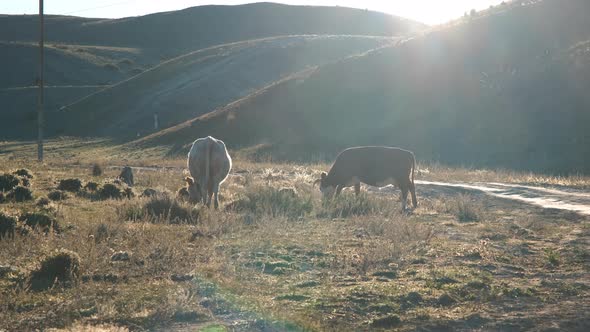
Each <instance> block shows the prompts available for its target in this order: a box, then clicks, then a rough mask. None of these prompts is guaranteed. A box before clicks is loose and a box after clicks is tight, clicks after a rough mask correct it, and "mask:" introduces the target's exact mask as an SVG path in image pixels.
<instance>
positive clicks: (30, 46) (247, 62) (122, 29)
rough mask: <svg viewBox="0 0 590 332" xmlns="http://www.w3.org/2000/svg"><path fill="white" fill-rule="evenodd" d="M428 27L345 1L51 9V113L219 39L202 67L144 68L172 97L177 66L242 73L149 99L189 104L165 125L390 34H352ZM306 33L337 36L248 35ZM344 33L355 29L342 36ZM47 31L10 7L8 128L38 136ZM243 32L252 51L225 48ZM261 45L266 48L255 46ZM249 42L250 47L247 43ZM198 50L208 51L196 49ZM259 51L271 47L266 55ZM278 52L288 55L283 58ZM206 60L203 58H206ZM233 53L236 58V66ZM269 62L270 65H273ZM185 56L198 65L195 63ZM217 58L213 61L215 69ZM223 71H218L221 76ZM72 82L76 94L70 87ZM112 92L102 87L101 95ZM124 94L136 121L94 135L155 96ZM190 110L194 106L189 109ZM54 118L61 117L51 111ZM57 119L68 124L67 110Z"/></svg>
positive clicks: (7, 133) (1, 124) (2, 96)
mask: <svg viewBox="0 0 590 332" xmlns="http://www.w3.org/2000/svg"><path fill="white" fill-rule="evenodd" d="M422 28H424V25H422V24H419V23H416V22H413V21H409V20H405V19H402V18H398V17H394V16H390V15H386V14H382V13H377V12H370V11H364V10H358V9H350V8H342V7H308V6H287V5H279V4H273V3H257V4H250V5H240V6H199V7H193V8H188V9H185V10H180V11H173V12H166V13H157V14H151V15H146V16H141V17H130V18H124V19H90V18H81V17H72V16H51V15H49V16H47V17H46V61H45V80H46V85H47V86H50V87H51V88H49V89H48V90H47V92H46V105H45V109H46V110H47V112H55V111H57V110H59V109H60V108H62V107H63V106H65V105H69V104H71V103H74V102H75V101H77V100H79V99H81V98H82V97H84V96H86V95H87V93H92V92H96V91H98V90H100V89H101V88H104V87H107V86H110V85H115V84H117V83H119V82H122V81H125V80H128V79H129V78H131V77H134V76H135V75H137V74H139V73H142V72H144V71H146V70H148V69H150V68H154V67H156V66H157V65H158V64H160V63H162V62H165V61H168V60H170V59H176V58H178V57H180V56H182V55H187V57H185V58H183V59H185V60H187V61H190V59H195V58H196V57H199V56H200V55H202V54H205V53H207V54H209V53H211V52H215V51H211V48H212V49H215V50H218V51H219V54H217V55H216V56H215V57H210V58H207V61H204V62H203V63H201V64H199V65H198V69H192V71H191V70H188V72H187V73H184V72H182V71H178V72H174V70H173V69H169V70H161V67H159V69H158V70H156V71H154V72H155V73H159V74H162V73H163V72H167V74H165V75H164V76H161V77H160V76H153V75H151V76H150V75H147V76H142V78H141V79H140V80H139V81H141V82H142V83H140V84H141V85H142V87H144V88H147V86H148V85H149V84H152V85H151V87H150V88H149V89H148V90H149V91H150V93H151V94H154V95H158V96H162V95H163V94H165V95H167V96H169V99H168V100H170V99H174V98H176V96H174V93H171V92H170V91H169V89H170V87H171V86H172V85H173V83H172V82H171V81H172V80H174V77H175V76H176V75H179V76H183V78H180V79H179V81H181V80H186V77H187V74H190V73H192V74H191V75H203V76H202V77H200V78H199V77H194V78H193V79H194V80H201V81H202V80H203V77H208V78H210V79H211V78H212V76H211V75H212V74H213V73H216V72H217V71H218V70H219V68H221V67H227V68H232V70H233V71H236V74H237V76H235V77H232V76H229V77H226V76H224V75H222V76H221V77H226V78H228V79H232V78H235V79H236V80H237V81H236V82H235V83H232V85H235V86H234V87H231V88H229V89H226V88H225V86H223V85H220V84H221V83H220V82H221V81H215V82H214V83H213V85H212V88H214V90H204V89H207V87H205V86H201V85H199V86H198V88H199V92H198V93H195V95H198V96H199V97H200V98H199V99H195V98H191V102H190V103H188V102H182V101H181V102H179V103H178V104H175V103H173V105H170V102H169V101H166V100H163V101H158V103H153V104H149V105H148V106H149V107H147V108H146V117H147V118H151V116H152V113H153V112H155V111H158V112H162V113H166V111H167V110H168V109H161V107H160V106H159V105H160V104H163V105H165V106H166V107H168V106H172V108H171V110H172V109H176V108H178V107H182V108H186V109H185V110H183V111H181V112H179V113H178V115H179V116H177V115H176V113H175V114H172V115H171V116H170V117H165V118H164V119H163V120H164V121H163V124H168V125H170V124H176V123H178V122H180V121H184V120H187V119H189V118H191V117H194V116H197V115H199V114H202V113H203V112H207V111H210V110H211V109H214V108H215V107H219V106H221V105H224V104H226V103H228V102H230V101H232V100H235V99H237V98H240V97H243V96H244V95H245V94H247V93H248V92H250V91H252V90H255V89H258V88H260V87H261V86H264V85H265V84H267V83H268V82H272V81H273V80H276V79H278V78H280V77H282V76H283V75H286V74H290V73H291V71H290V70H300V69H302V68H304V67H305V66H307V65H317V64H321V63H325V62H329V61H332V60H334V59H335V58H338V57H346V56H348V55H350V54H354V53H356V52H364V51H366V50H368V49H370V48H373V47H376V46H379V45H381V43H382V41H380V40H379V38H370V37H350V36H349V35H356V36H361V35H363V36H364V35H372V36H381V37H382V38H391V37H392V36H397V35H405V34H408V33H411V32H413V31H416V30H418V29H422ZM301 34H309V35H330V36H332V37H330V39H331V41H329V42H326V44H325V45H324V43H323V42H322V41H321V39H317V38H315V37H309V38H308V37H306V39H309V40H314V41H311V42H309V43H308V42H307V41H301V42H295V41H293V43H294V44H297V43H299V44H298V45H297V46H292V45H281V44H280V43H279V42H277V44H276V45H275V46H268V45H269V44H272V42H270V41H267V42H264V43H259V42H254V43H251V42H247V41H249V40H259V39H264V38H272V37H274V36H284V35H289V36H295V35H301ZM336 35H341V36H348V37H342V38H335V37H334V36H336ZM37 38H38V18H37V17H36V16H35V15H0V54H1V58H2V59H3V60H4V61H0V72H2V73H3V74H4V76H3V80H2V82H0V105H2V108H0V133H1V134H0V137H3V138H30V137H33V136H34V131H31V129H32V128H34V127H35V124H34V123H31V121H32V120H33V119H34V118H35V116H34V113H35V112H36V104H37V96H36V91H35V89H33V88H32V87H33V86H34V85H35V80H36V77H37V57H38V47H37V44H36V43H37ZM337 39H338V40H337ZM240 41H244V43H243V44H242V46H239V47H237V49H240V50H242V51H240V52H237V49H236V48H235V47H233V46H232V47H231V49H232V51H230V53H231V56H230V55H229V53H227V52H225V51H223V49H224V47H225V46H227V44H232V43H237V42H240ZM349 42H350V44H349ZM287 43H290V42H287ZM293 43H291V44H293ZM258 46H260V47H262V48H261V49H260V50H255V48H256V47H258ZM215 47H218V48H215ZM313 48H317V50H313ZM244 49H248V51H247V52H244V51H243V50H244ZM196 50H201V52H196V53H195V51H196ZM234 51H235V52H234ZM224 52H225V53H224ZM232 52H233V53H232ZM257 52H258V53H260V54H266V55H264V56H262V55H261V56H260V57H259V56H258V53H257ZM195 54H196V55H195ZM240 54H244V58H243V59H239V58H240V56H241V55H240ZM195 56H196V57H195ZM273 56H277V57H282V58H281V59H274V58H273ZM202 60H203V59H200V60H198V61H200V62H202ZM222 61H225V62H222ZM228 61H231V62H232V63H233V64H234V65H233V66H231V65H230V64H229V62H228ZM173 62H174V61H173ZM176 63H177V64H178V62H176ZM267 64H270V65H269V66H267ZM185 65H186V66H189V64H185ZM208 65H211V66H212V67H211V68H209V69H206V67H207V66H208ZM256 66H259V67H256ZM174 68H177V69H179V70H187V67H184V68H181V66H178V65H177V66H176V67H174ZM242 69H243V71H242ZM223 70H225V71H227V70H226V69H223ZM273 70H276V72H273ZM181 73H182V75H180V74H181ZM148 76H149V77H150V79H148V81H149V82H151V83H147V82H146V81H142V80H144V78H145V77H148ZM164 77H166V79H167V80H168V81H167V82H166V83H163V84H162V86H161V87H162V88H164V89H165V90H166V89H168V90H166V91H159V90H158V89H159V87H160V85H161V84H160V82H158V81H157V80H158V79H159V78H162V79H164ZM213 78H214V80H216V78H215V76H213ZM150 80H151V81H150ZM189 80H192V79H189ZM139 81H133V82H139ZM53 87H55V88H53ZM120 87H129V84H128V83H126V84H123V85H121V86H119V87H117V88H120ZM176 87H177V86H176ZM191 87H192V88H195V87H197V86H195V85H194V84H193V85H189V86H186V87H185V91H184V92H179V93H180V95H179V96H178V98H180V99H183V98H185V97H183V96H184V95H183V93H184V94H188V95H189V97H190V94H191V93H194V92H188V91H189V88H191ZM66 90H67V93H64V92H65V91H66ZM110 91H114V90H110ZM118 91H119V92H118V93H119V96H125V95H126V94H128V95H130V96H134V98H136V97H137V95H136V94H134V93H133V92H131V91H129V90H124V89H123V90H118ZM108 93H110V92H108ZM116 93H117V92H115V94H116ZM232 93H235V94H232ZM104 95H105V94H100V95H98V96H97V98H100V96H104ZM219 95H222V96H219ZM136 99H137V98H136ZM164 99H166V97H164ZM94 100H95V101H96V99H94ZM103 101H105V102H104V103H100V102H97V103H95V104H93V105H92V108H91V109H88V110H87V109H85V110H84V112H86V111H91V112H95V114H100V113H103V112H105V108H106V109H109V108H111V109H112V107H114V105H110V104H109V102H111V101H112V100H108V101H107V100H103ZM115 101H116V102H118V101H119V100H118V99H117V100H115ZM121 102H122V103H121V106H122V107H123V106H124V108H121V109H120V110H122V111H121V112H124V113H126V114H127V115H126V116H127V118H126V120H122V122H121V123H118V124H112V126H111V124H109V123H107V124H109V127H112V128H109V129H108V130H105V127H106V125H105V124H104V123H102V124H101V126H100V127H99V126H96V127H94V128H92V129H93V130H92V131H91V133H92V134H97V133H108V134H109V135H111V134H115V135H121V133H120V132H114V131H113V130H115V129H117V128H120V127H117V126H118V125H123V126H125V125H126V123H129V119H131V123H133V124H134V123H135V120H136V119H135V118H136V115H137V112H136V111H137V109H138V108H139V107H145V103H144V104H139V103H134V99H128V100H126V101H121ZM174 106H178V107H174ZM107 112H108V111H107ZM71 114H76V112H75V111H74V112H73V113H71ZM185 114H189V115H188V117H186V116H185ZM48 118H49V119H50V120H55V119H54V118H53V117H51V116H50V117H48ZM82 118H83V117H82ZM66 120H67V119H66ZM57 123H59V124H61V118H60V120H59V122H57ZM145 127H146V122H145V121H143V120H141V121H140V124H138V125H137V126H136V127H132V128H129V129H131V130H130V131H126V132H125V133H124V136H125V135H127V134H128V133H129V132H131V131H145ZM74 128H75V129H77V128H78V125H77V124H75V125H74ZM53 129H55V128H52V127H49V128H48V131H49V132H50V133H51V132H52V130H53ZM117 130H118V129H117ZM53 132H54V133H55V131H53ZM84 134H87V132H84Z"/></svg>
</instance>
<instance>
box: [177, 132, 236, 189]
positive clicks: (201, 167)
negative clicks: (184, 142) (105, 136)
mask: <svg viewBox="0 0 590 332" xmlns="http://www.w3.org/2000/svg"><path fill="white" fill-rule="evenodd" d="M207 152H209V156H207ZM207 161H208V162H209V165H207V164H206V163H207ZM187 166H188V169H189V172H190V173H191V176H192V177H193V178H195V179H201V178H202V177H203V176H205V172H206V167H207V166H209V176H210V178H211V179H213V180H214V181H216V182H222V181H223V180H224V179H225V178H226V177H227V175H228V174H229V171H230V170H231V158H230V156H229V154H228V152H227V149H226V147H225V143H223V141H221V140H218V139H216V138H213V137H211V136H208V137H204V138H199V139H197V140H196V141H194V142H193V145H192V147H191V149H190V151H189V154H188V165H187Z"/></svg>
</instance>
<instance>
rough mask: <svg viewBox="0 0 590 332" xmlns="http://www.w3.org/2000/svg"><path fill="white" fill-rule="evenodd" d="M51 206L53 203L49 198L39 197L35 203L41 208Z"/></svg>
mask: <svg viewBox="0 0 590 332" xmlns="http://www.w3.org/2000/svg"><path fill="white" fill-rule="evenodd" d="M49 204H51V201H50V200H49V198H47V197H39V198H38V199H37V202H35V205H37V206H39V207H44V206H47V205H49Z"/></svg>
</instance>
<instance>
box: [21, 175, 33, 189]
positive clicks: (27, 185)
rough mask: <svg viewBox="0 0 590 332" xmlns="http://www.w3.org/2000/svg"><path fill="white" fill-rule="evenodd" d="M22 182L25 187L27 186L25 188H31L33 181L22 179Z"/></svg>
mask: <svg viewBox="0 0 590 332" xmlns="http://www.w3.org/2000/svg"><path fill="white" fill-rule="evenodd" d="M20 181H21V183H22V184H23V186H25V187H30V186H31V180H30V179H29V178H25V177H22V178H20Z"/></svg>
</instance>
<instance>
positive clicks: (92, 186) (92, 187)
mask: <svg viewBox="0 0 590 332" xmlns="http://www.w3.org/2000/svg"><path fill="white" fill-rule="evenodd" d="M98 187H99V185H98V183H96V182H92V181H90V182H88V183H86V185H85V186H84V189H86V190H90V191H96V190H98Z"/></svg>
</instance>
